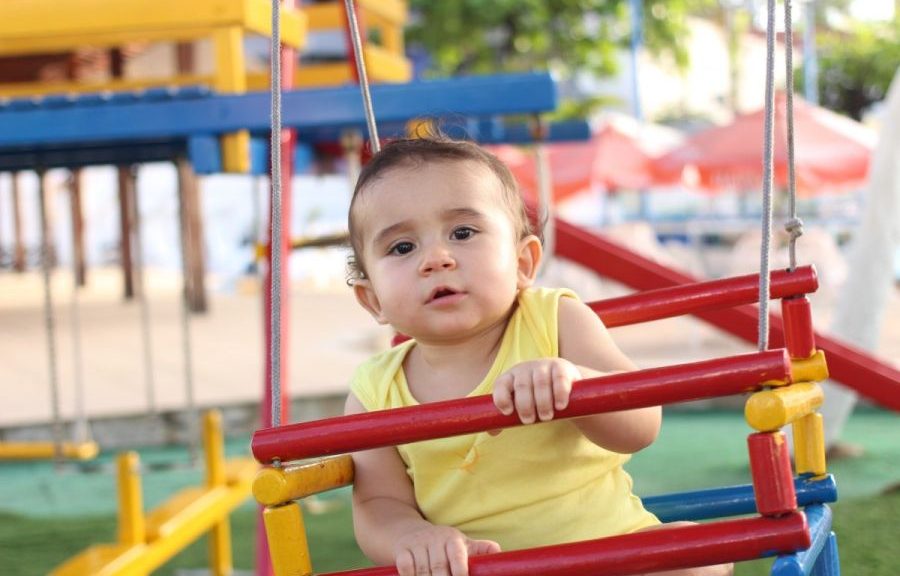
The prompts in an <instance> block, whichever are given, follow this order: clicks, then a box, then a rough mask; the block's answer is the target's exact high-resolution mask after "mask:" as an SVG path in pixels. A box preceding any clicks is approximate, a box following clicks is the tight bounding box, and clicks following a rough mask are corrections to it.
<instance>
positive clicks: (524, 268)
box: [516, 234, 544, 290]
mask: <svg viewBox="0 0 900 576" xmlns="http://www.w3.org/2000/svg"><path fill="white" fill-rule="evenodd" d="M518 249H519V254H518V264H519V274H518V280H517V282H516V287H517V288H518V289H519V290H521V289H523V288H528V287H529V286H531V285H532V284H533V283H534V279H535V277H536V276H537V271H538V267H539V266H540V265H541V257H542V256H543V254H544V252H543V248H542V247H541V241H540V239H538V237H537V236H535V235H533V234H531V235H529V236H526V237H525V238H522V239H521V240H519V246H518Z"/></svg>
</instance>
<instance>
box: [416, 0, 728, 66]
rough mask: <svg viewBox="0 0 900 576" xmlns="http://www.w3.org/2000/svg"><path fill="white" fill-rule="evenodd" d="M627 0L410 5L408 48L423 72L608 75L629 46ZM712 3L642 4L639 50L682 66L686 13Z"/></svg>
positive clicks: (456, 0) (430, 0) (460, 0)
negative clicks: (422, 59) (418, 56)
mask: <svg viewBox="0 0 900 576" xmlns="http://www.w3.org/2000/svg"><path fill="white" fill-rule="evenodd" d="M628 4H629V2H628V0H453V1H444V0H410V7H411V9H412V12H413V14H414V15H415V17H414V18H413V19H412V22H411V23H410V26H409V27H408V28H407V40H408V42H409V43H410V44H411V45H420V46H422V47H423V48H424V49H425V50H426V51H427V52H428V53H429V54H430V56H431V66H430V70H429V73H430V74H433V75H439V76H446V75H456V74H469V73H489V72H522V71H529V70H550V71H552V72H554V73H555V74H557V75H558V76H559V77H561V78H567V77H569V76H571V75H572V73H573V72H574V71H575V70H584V71H587V72H592V73H594V74H596V75H598V76H609V75H612V74H615V73H616V72H617V61H616V53H617V51H618V50H620V49H623V48H627V47H628V46H629V44H630V42H631V34H632V25H631V18H630V13H629V9H628ZM712 4H715V0H643V14H644V28H643V40H644V44H645V46H646V47H647V48H648V49H649V51H650V52H651V53H653V54H657V55H658V54H667V55H669V56H671V58H672V60H673V61H674V63H675V64H676V65H677V66H678V67H681V68H684V67H686V66H687V64H688V62H687V53H686V50H685V41H686V39H687V34H688V29H687V22H686V16H687V14H688V12H689V10H690V9H693V8H696V7H697V6H707V5H712Z"/></svg>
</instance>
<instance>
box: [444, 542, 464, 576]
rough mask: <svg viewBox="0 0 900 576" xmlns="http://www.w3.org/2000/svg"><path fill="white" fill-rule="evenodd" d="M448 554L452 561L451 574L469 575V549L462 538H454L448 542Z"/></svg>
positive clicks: (448, 558) (450, 561)
mask: <svg viewBox="0 0 900 576" xmlns="http://www.w3.org/2000/svg"><path fill="white" fill-rule="evenodd" d="M446 554H447V560H448V561H449V563H450V574H451V576H468V575H469V551H468V550H467V549H466V544H465V543H464V542H463V541H462V539H453V540H450V541H449V542H447V546H446Z"/></svg>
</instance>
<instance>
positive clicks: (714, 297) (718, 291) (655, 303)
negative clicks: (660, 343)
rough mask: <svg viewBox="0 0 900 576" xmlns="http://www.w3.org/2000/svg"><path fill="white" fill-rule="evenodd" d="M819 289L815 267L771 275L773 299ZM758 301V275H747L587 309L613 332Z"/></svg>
mask: <svg viewBox="0 0 900 576" xmlns="http://www.w3.org/2000/svg"><path fill="white" fill-rule="evenodd" d="M818 287H819V281H818V278H817V277H816V270H815V268H813V267H812V266H801V267H798V268H797V269H796V270H794V271H793V272H788V271H786V270H776V271H774V272H772V275H771V283H770V292H771V295H772V298H785V297H788V296H801V295H803V294H809V293H812V292H815V291H816V289H817V288H818ZM758 300H759V274H748V275H746V276H735V277H733V278H723V279H721V280H707V281H705V282H700V281H695V282H694V283H692V284H684V285H679V286H672V287H671V288H657V289H655V290H644V291H642V292H640V293H639V294H629V295H627V296H620V297H618V298H609V299H606V300H598V301H596V302H590V303H588V306H590V307H591V309H592V310H594V312H596V313H597V315H598V316H600V318H601V319H602V320H603V323H604V324H605V325H606V326H607V327H608V328H614V327H616V326H627V325H630V324H639V323H641V322H650V321H651V320H660V319H662V318H671V317H673V316H682V315H685V314H693V313H696V312H701V311H709V310H718V309H721V308H732V307H734V306H740V305H742V304H754V303H756V302H757V301H758ZM807 356H809V355H807ZM807 356H804V358H806V357H807Z"/></svg>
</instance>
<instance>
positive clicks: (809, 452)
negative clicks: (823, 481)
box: [793, 413, 827, 476]
mask: <svg viewBox="0 0 900 576" xmlns="http://www.w3.org/2000/svg"><path fill="white" fill-rule="evenodd" d="M793 431H794V462H795V467H796V468H797V474H813V475H815V476H821V475H823V474H825V472H826V471H827V470H826V467H825V425H824V423H823V419H822V415H821V414H818V413H817V414H808V415H807V416H805V417H803V418H801V419H799V420H797V421H795V422H794V424H793Z"/></svg>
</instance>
